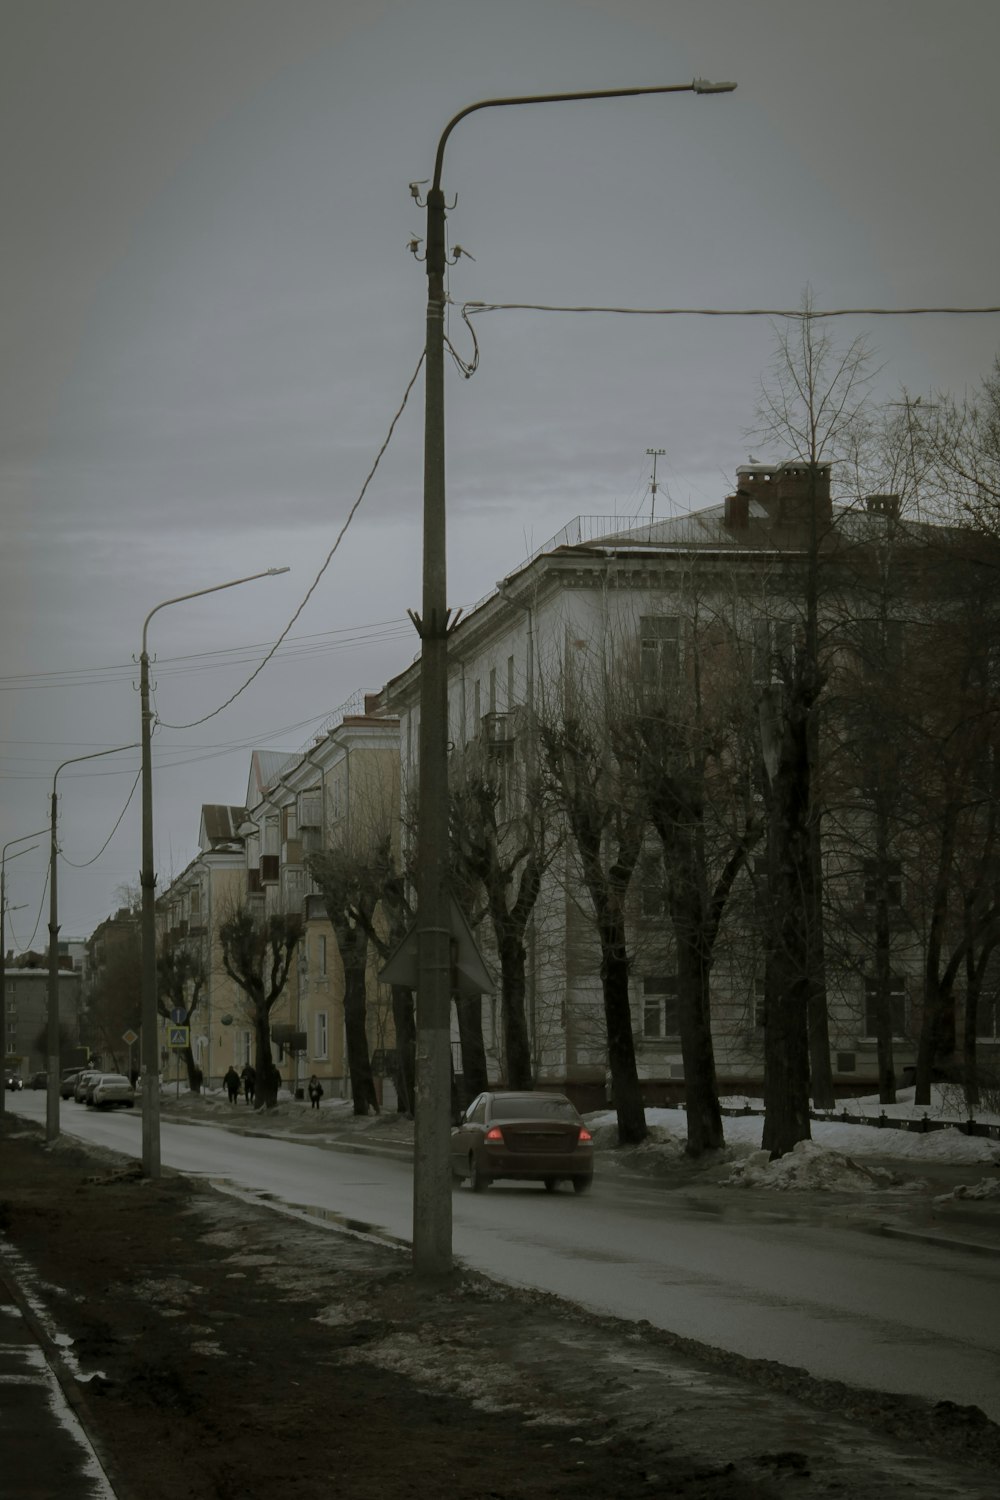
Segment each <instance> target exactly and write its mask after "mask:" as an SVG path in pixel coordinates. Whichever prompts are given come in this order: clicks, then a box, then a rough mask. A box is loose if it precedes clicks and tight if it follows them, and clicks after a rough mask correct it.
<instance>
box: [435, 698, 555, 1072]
mask: <svg viewBox="0 0 1000 1500" xmlns="http://www.w3.org/2000/svg"><path fill="white" fill-rule="evenodd" d="M522 722H523V725H524V728H525V729H526V731H527V734H528V735H529V736H530V735H532V734H533V732H534V731H533V726H532V725H530V724H528V723H527V715H526V714H522ZM505 728H506V726H505ZM515 757H518V758H517V759H515ZM533 767H534V755H533V754H532V747H531V746H530V745H526V744H525V743H523V737H522V739H521V740H518V741H515V739H514V738H513V737H512V736H509V735H507V734H506V732H505V735H504V738H503V739H498V740H496V741H493V742H489V741H487V742H483V743H477V744H473V745H469V746H467V747H466V749H465V751H464V752H463V753H462V755H461V756H453V757H452V761H451V766H450V777H449V780H450V787H451V843H452V851H453V858H454V861H455V865H456V874H457V876H458V879H459V882H460V884H461V885H462V886H463V887H470V886H471V887H477V888H479V889H480V890H481V891H482V894H483V900H484V904H485V910H486V914H487V915H488V916H489V920H490V925H491V928H492V933H493V940H494V943H495V945H496V951H497V957H498V959H499V963H500V1002H501V1017H502V1026H503V1061H504V1077H505V1079H506V1083H507V1087H508V1088H512V1089H530V1088H531V1087H532V1085H533V1081H534V1080H533V1069H532V1057H531V1038H530V1036H529V1032H528V1019H527V1015H526V1010H525V998H526V995H527V980H526V973H525V967H526V958H527V952H526V947H525V932H526V929H527V926H528V922H529V920H530V918H531V914H532V912H533V911H534V909H535V903H536V901H537V900H538V895H539V892H540V890H541V886H542V879H543V877H544V875H545V872H546V870H547V869H548V868H549V866H550V865H551V863H552V860H553V859H554V857H555V855H556V853H557V851H558V849H559V847H560V842H561V841H560V836H559V832H558V830H557V829H556V828H555V827H553V823H554V819H553V817H552V813H553V809H552V808H551V807H550V806H549V805H548V798H547V795H546V791H545V787H544V785H543V784H542V783H541V781H540V779H539V778H538V776H537V775H536V774H535V773H534V770H533ZM467 899H468V895H467Z"/></svg>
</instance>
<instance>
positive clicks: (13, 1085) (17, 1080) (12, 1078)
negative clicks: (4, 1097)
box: [3, 1068, 24, 1090]
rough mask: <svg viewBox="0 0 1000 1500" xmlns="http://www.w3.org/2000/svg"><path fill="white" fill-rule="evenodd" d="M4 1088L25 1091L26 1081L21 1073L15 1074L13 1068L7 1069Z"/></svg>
mask: <svg viewBox="0 0 1000 1500" xmlns="http://www.w3.org/2000/svg"><path fill="white" fill-rule="evenodd" d="M3 1086H4V1088H5V1089H10V1090H14V1089H23V1088H24V1079H23V1078H22V1077H21V1075H20V1073H15V1072H14V1069H13V1068H5V1069H4V1074H3Z"/></svg>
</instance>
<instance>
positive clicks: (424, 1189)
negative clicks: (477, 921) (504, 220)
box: [411, 78, 736, 1276]
mask: <svg viewBox="0 0 1000 1500" xmlns="http://www.w3.org/2000/svg"><path fill="white" fill-rule="evenodd" d="M735 87H736V85H735V83H707V82H706V81H705V80H704V79H700V78H698V79H695V80H694V82H692V83H684V84H671V85H660V86H657V87H654V88H632V89H600V90H588V91H587V92H584V93H572V94H534V95H524V96H521V97H517V98H509V99H483V100H480V101H479V103H477V104H470V105H468V107H467V108H465V109H463V110H460V111H459V113H458V114H457V115H455V116H454V117H453V118H452V119H451V120H450V121H449V123H448V124H447V125H446V126H445V129H444V131H443V132H442V135H441V139H440V140H439V141H438V148H437V154H436V156H435V159H434V178H433V182H432V184H431V187H430V189H429V190H428V193H427V205H426V206H427V254H426V261H427V334H426V345H425V351H426V352H425V408H424V521H423V524H424V533H423V613H422V615H414V616H413V621H414V624H415V625H416V628H417V632H418V634H419V636H420V641H421V651H420V772H419V786H418V804H419V805H418V818H417V945H418V946H417V975H418V980H417V1079H416V1100H415V1111H414V1113H415V1131H414V1156H413V1259H414V1268H415V1270H416V1271H417V1272H418V1274H424V1275H429V1276H434V1275H444V1274H445V1273H446V1272H448V1271H450V1269H451V1263H452V1248H451V1247H452V1213H451V1163H450V1161H449V1153H448V1147H449V1135H450V1116H451V1109H450V1105H451V1044H450V1035H451V931H450V911H449V897H448V878H447V877H448V623H449V622H448V616H449V610H448V603H447V587H446V583H447V567H446V555H445V482H444V460H445V442H444V314H445V290H444V277H445V267H446V264H447V258H446V253H445V229H444V226H445V201H444V193H443V191H442V188H441V173H442V168H443V164H444V148H445V146H446V144H447V142H448V137H449V136H450V135H451V132H452V131H453V130H454V128H455V126H456V125H457V124H458V122H459V120H463V119H464V118H465V117H466V115H470V114H473V113H474V112H475V111H477V110H480V109H502V108H507V107H509V106H512V105H515V104H555V103H561V102H563V101H569V100H579V99H623V98H629V97H632V96H638V95H642V94H683V93H692V94H728V93H731V92H732V90H733V89H735ZM420 186H421V184H419V183H414V184H412V185H411V192H413V195H414V197H415V198H416V197H417V193H418V191H419V187H420ZM415 189H416V190H417V191H414V190H415ZM418 201H419V200H418Z"/></svg>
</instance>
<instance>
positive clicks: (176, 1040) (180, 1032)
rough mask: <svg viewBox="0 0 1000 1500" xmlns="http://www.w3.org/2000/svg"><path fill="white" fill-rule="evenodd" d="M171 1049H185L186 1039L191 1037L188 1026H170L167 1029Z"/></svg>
mask: <svg viewBox="0 0 1000 1500" xmlns="http://www.w3.org/2000/svg"><path fill="white" fill-rule="evenodd" d="M168 1032H169V1040H170V1045H171V1047H186V1046H187V1044H188V1037H189V1036H190V1035H191V1028H190V1027H189V1026H171V1027H169V1028H168Z"/></svg>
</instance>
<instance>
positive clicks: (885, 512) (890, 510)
mask: <svg viewBox="0 0 1000 1500" xmlns="http://www.w3.org/2000/svg"><path fill="white" fill-rule="evenodd" d="M865 510H866V511H867V512H868V514H869V515H870V516H890V517H891V518H892V519H893V520H894V521H898V519H899V496H898V495H866V496H865Z"/></svg>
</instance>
